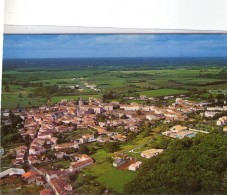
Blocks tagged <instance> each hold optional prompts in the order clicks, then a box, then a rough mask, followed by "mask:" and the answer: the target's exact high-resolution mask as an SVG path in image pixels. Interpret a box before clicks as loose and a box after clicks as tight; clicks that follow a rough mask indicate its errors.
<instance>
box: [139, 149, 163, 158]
mask: <svg viewBox="0 0 227 195" xmlns="http://www.w3.org/2000/svg"><path fill="white" fill-rule="evenodd" d="M163 151H164V150H163V149H149V150H145V151H143V152H141V156H142V157H144V158H148V159H149V158H152V157H154V156H157V155H159V154H161V153H162V152H163Z"/></svg>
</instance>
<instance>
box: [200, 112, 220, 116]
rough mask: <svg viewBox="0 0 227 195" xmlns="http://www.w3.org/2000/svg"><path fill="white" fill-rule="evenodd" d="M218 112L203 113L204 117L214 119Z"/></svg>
mask: <svg viewBox="0 0 227 195" xmlns="http://www.w3.org/2000/svg"><path fill="white" fill-rule="evenodd" d="M218 113H219V112H213V111H206V112H205V113H204V116H205V117H214V116H215V115H216V114H218Z"/></svg>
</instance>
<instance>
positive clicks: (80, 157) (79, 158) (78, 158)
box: [75, 154, 91, 162]
mask: <svg viewBox="0 0 227 195" xmlns="http://www.w3.org/2000/svg"><path fill="white" fill-rule="evenodd" d="M89 159H91V157H90V156H88V155H87V154H79V155H76V156H75V161H77V162H81V161H85V160H89Z"/></svg>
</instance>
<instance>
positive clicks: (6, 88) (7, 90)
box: [5, 84, 10, 92]
mask: <svg viewBox="0 0 227 195" xmlns="http://www.w3.org/2000/svg"><path fill="white" fill-rule="evenodd" d="M5 92H10V88H9V85H8V84H6V86H5Z"/></svg>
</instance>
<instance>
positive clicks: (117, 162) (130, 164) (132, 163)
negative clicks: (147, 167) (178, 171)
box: [112, 148, 164, 171]
mask: <svg viewBox="0 0 227 195" xmlns="http://www.w3.org/2000/svg"><path fill="white" fill-rule="evenodd" d="M163 151H164V150H163V149H155V148H152V149H149V150H144V151H142V152H141V156H142V157H144V158H147V159H150V158H152V157H155V156H157V155H159V154H161V153H162V152H163ZM112 158H113V159H114V161H113V166H114V167H116V168H118V169H121V170H130V171H136V170H138V169H139V168H140V166H141V164H142V162H141V161H138V160H137V159H135V158H131V157H128V156H127V155H126V154H119V153H118V154H116V155H114V156H113V157H112Z"/></svg>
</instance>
